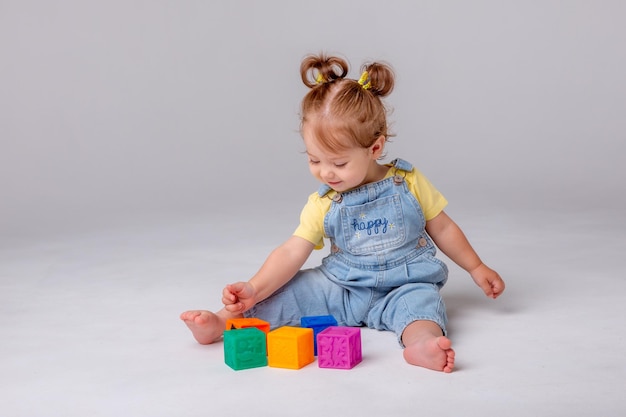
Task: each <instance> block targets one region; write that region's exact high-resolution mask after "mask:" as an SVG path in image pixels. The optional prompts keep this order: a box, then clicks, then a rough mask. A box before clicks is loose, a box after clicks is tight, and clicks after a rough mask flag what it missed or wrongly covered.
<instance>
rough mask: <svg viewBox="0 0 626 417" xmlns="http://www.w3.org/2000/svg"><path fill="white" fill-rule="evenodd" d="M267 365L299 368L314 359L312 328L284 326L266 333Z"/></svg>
mask: <svg viewBox="0 0 626 417" xmlns="http://www.w3.org/2000/svg"><path fill="white" fill-rule="evenodd" d="M267 354H268V365H269V366H271V367H274V368H287V369H300V368H303V367H305V366H307V365H308V364H310V363H312V362H313V361H314V360H315V355H314V353H313V329H311V328H304V327H290V326H284V327H280V328H278V329H276V330H273V331H271V332H269V333H268V334H267Z"/></svg>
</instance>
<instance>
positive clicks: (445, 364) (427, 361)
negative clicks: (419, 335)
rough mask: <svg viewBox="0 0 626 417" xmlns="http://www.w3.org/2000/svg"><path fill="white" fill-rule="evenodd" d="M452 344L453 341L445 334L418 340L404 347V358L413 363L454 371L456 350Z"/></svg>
mask: <svg viewBox="0 0 626 417" xmlns="http://www.w3.org/2000/svg"><path fill="white" fill-rule="evenodd" d="M451 346H452V342H451V341H450V339H448V338H447V337H445V336H438V337H434V338H428V339H423V340H418V341H416V342H415V343H413V344H412V345H410V346H406V347H405V348H404V359H405V360H406V361H407V362H408V363H410V364H411V365H417V366H421V367H424V368H428V369H433V370H435V371H443V372H452V369H453V368H454V350H453V349H452V347H451Z"/></svg>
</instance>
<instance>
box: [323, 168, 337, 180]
mask: <svg viewBox="0 0 626 417" xmlns="http://www.w3.org/2000/svg"><path fill="white" fill-rule="evenodd" d="M320 176H321V177H322V178H323V179H324V180H332V179H333V178H335V172H334V171H333V169H332V167H329V166H325V167H322V169H321V172H320Z"/></svg>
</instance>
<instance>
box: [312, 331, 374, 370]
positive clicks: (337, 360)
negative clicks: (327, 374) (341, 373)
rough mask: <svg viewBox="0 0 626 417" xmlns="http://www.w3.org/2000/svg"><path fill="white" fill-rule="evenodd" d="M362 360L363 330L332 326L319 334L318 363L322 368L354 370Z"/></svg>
mask: <svg viewBox="0 0 626 417" xmlns="http://www.w3.org/2000/svg"><path fill="white" fill-rule="evenodd" d="M362 359H363V356H362V352H361V329H359V328H356V327H343V326H330V327H327V328H326V329H324V330H322V331H321V332H319V333H318V334H317V363H318V365H319V367H320V368H336V369H352V368H354V367H355V366H356V365H357V364H359V363H360V362H361V360H362Z"/></svg>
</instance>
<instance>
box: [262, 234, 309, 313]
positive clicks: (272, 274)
mask: <svg viewBox="0 0 626 417" xmlns="http://www.w3.org/2000/svg"><path fill="white" fill-rule="evenodd" d="M312 250H313V244H312V243H310V242H306V241H304V239H302V238H298V237H291V238H290V239H289V240H287V242H285V243H284V244H282V245H281V246H279V247H277V248H276V249H274V250H273V251H272V253H270V255H269V256H268V257H267V259H266V261H265V263H264V264H263V266H261V268H260V269H259V271H258V272H257V273H256V274H255V275H254V276H253V277H252V278H251V279H250V284H251V285H252V286H253V287H254V291H255V300H256V302H259V301H262V300H264V299H266V298H267V297H269V296H270V295H272V294H273V293H274V292H275V291H276V290H278V289H279V288H280V287H282V286H283V285H285V284H286V283H287V282H289V281H290V280H291V279H292V278H293V277H294V275H295V274H296V273H297V272H298V271H299V270H300V268H302V265H304V262H306V260H307V258H308V256H309V255H310V253H311V252H312Z"/></svg>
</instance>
